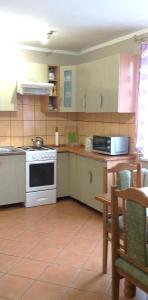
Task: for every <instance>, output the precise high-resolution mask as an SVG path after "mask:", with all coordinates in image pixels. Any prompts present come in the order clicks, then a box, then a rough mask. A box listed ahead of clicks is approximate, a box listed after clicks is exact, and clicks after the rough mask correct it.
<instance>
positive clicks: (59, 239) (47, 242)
mask: <svg viewBox="0 0 148 300" xmlns="http://www.w3.org/2000/svg"><path fill="white" fill-rule="evenodd" d="M70 241H71V237H69V236H65V235H60V234H58V235H57V234H54V235H53V234H52V235H51V234H49V236H48V235H47V236H46V237H44V238H43V239H42V240H41V241H40V242H39V244H40V245H42V246H44V247H54V248H57V249H63V248H64V247H66V246H67V244H69V243H70Z"/></svg>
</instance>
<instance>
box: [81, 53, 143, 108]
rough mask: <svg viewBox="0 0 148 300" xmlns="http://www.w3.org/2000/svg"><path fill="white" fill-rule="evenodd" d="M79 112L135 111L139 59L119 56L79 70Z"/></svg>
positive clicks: (83, 66) (93, 62)
mask: <svg viewBox="0 0 148 300" xmlns="http://www.w3.org/2000/svg"><path fill="white" fill-rule="evenodd" d="M77 72H78V74H77V111H79V112H126V113H128V112H135V109H136V91H137V88H136V83H137V80H136V79H137V73H138V60H137V56H136V55H133V54H116V55H113V56H109V57H105V58H102V59H99V60H97V61H92V62H89V63H84V64H80V65H79V66H78V68H77Z"/></svg>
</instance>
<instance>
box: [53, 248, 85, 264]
mask: <svg viewBox="0 0 148 300" xmlns="http://www.w3.org/2000/svg"><path fill="white" fill-rule="evenodd" d="M86 259H87V258H86V257H85V255H83V254H79V253H71V252H70V251H69V252H68V251H65V250H63V251H62V252H61V254H59V255H58V256H57V258H56V260H55V262H56V263H59V264H66V265H69V266H72V267H82V265H83V264H84V262H85V261H86Z"/></svg>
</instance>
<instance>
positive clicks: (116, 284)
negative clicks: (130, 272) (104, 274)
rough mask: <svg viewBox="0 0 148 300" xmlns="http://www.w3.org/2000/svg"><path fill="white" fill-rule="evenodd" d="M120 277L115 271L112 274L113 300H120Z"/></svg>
mask: <svg viewBox="0 0 148 300" xmlns="http://www.w3.org/2000/svg"><path fill="white" fill-rule="evenodd" d="M119 284H120V275H119V274H118V273H117V272H116V271H115V270H114V271H113V273H112V300H119Z"/></svg>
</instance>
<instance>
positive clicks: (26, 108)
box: [23, 105, 34, 121]
mask: <svg viewBox="0 0 148 300" xmlns="http://www.w3.org/2000/svg"><path fill="white" fill-rule="evenodd" d="M23 120H25V121H26V120H30V121H31V120H34V105H23Z"/></svg>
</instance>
